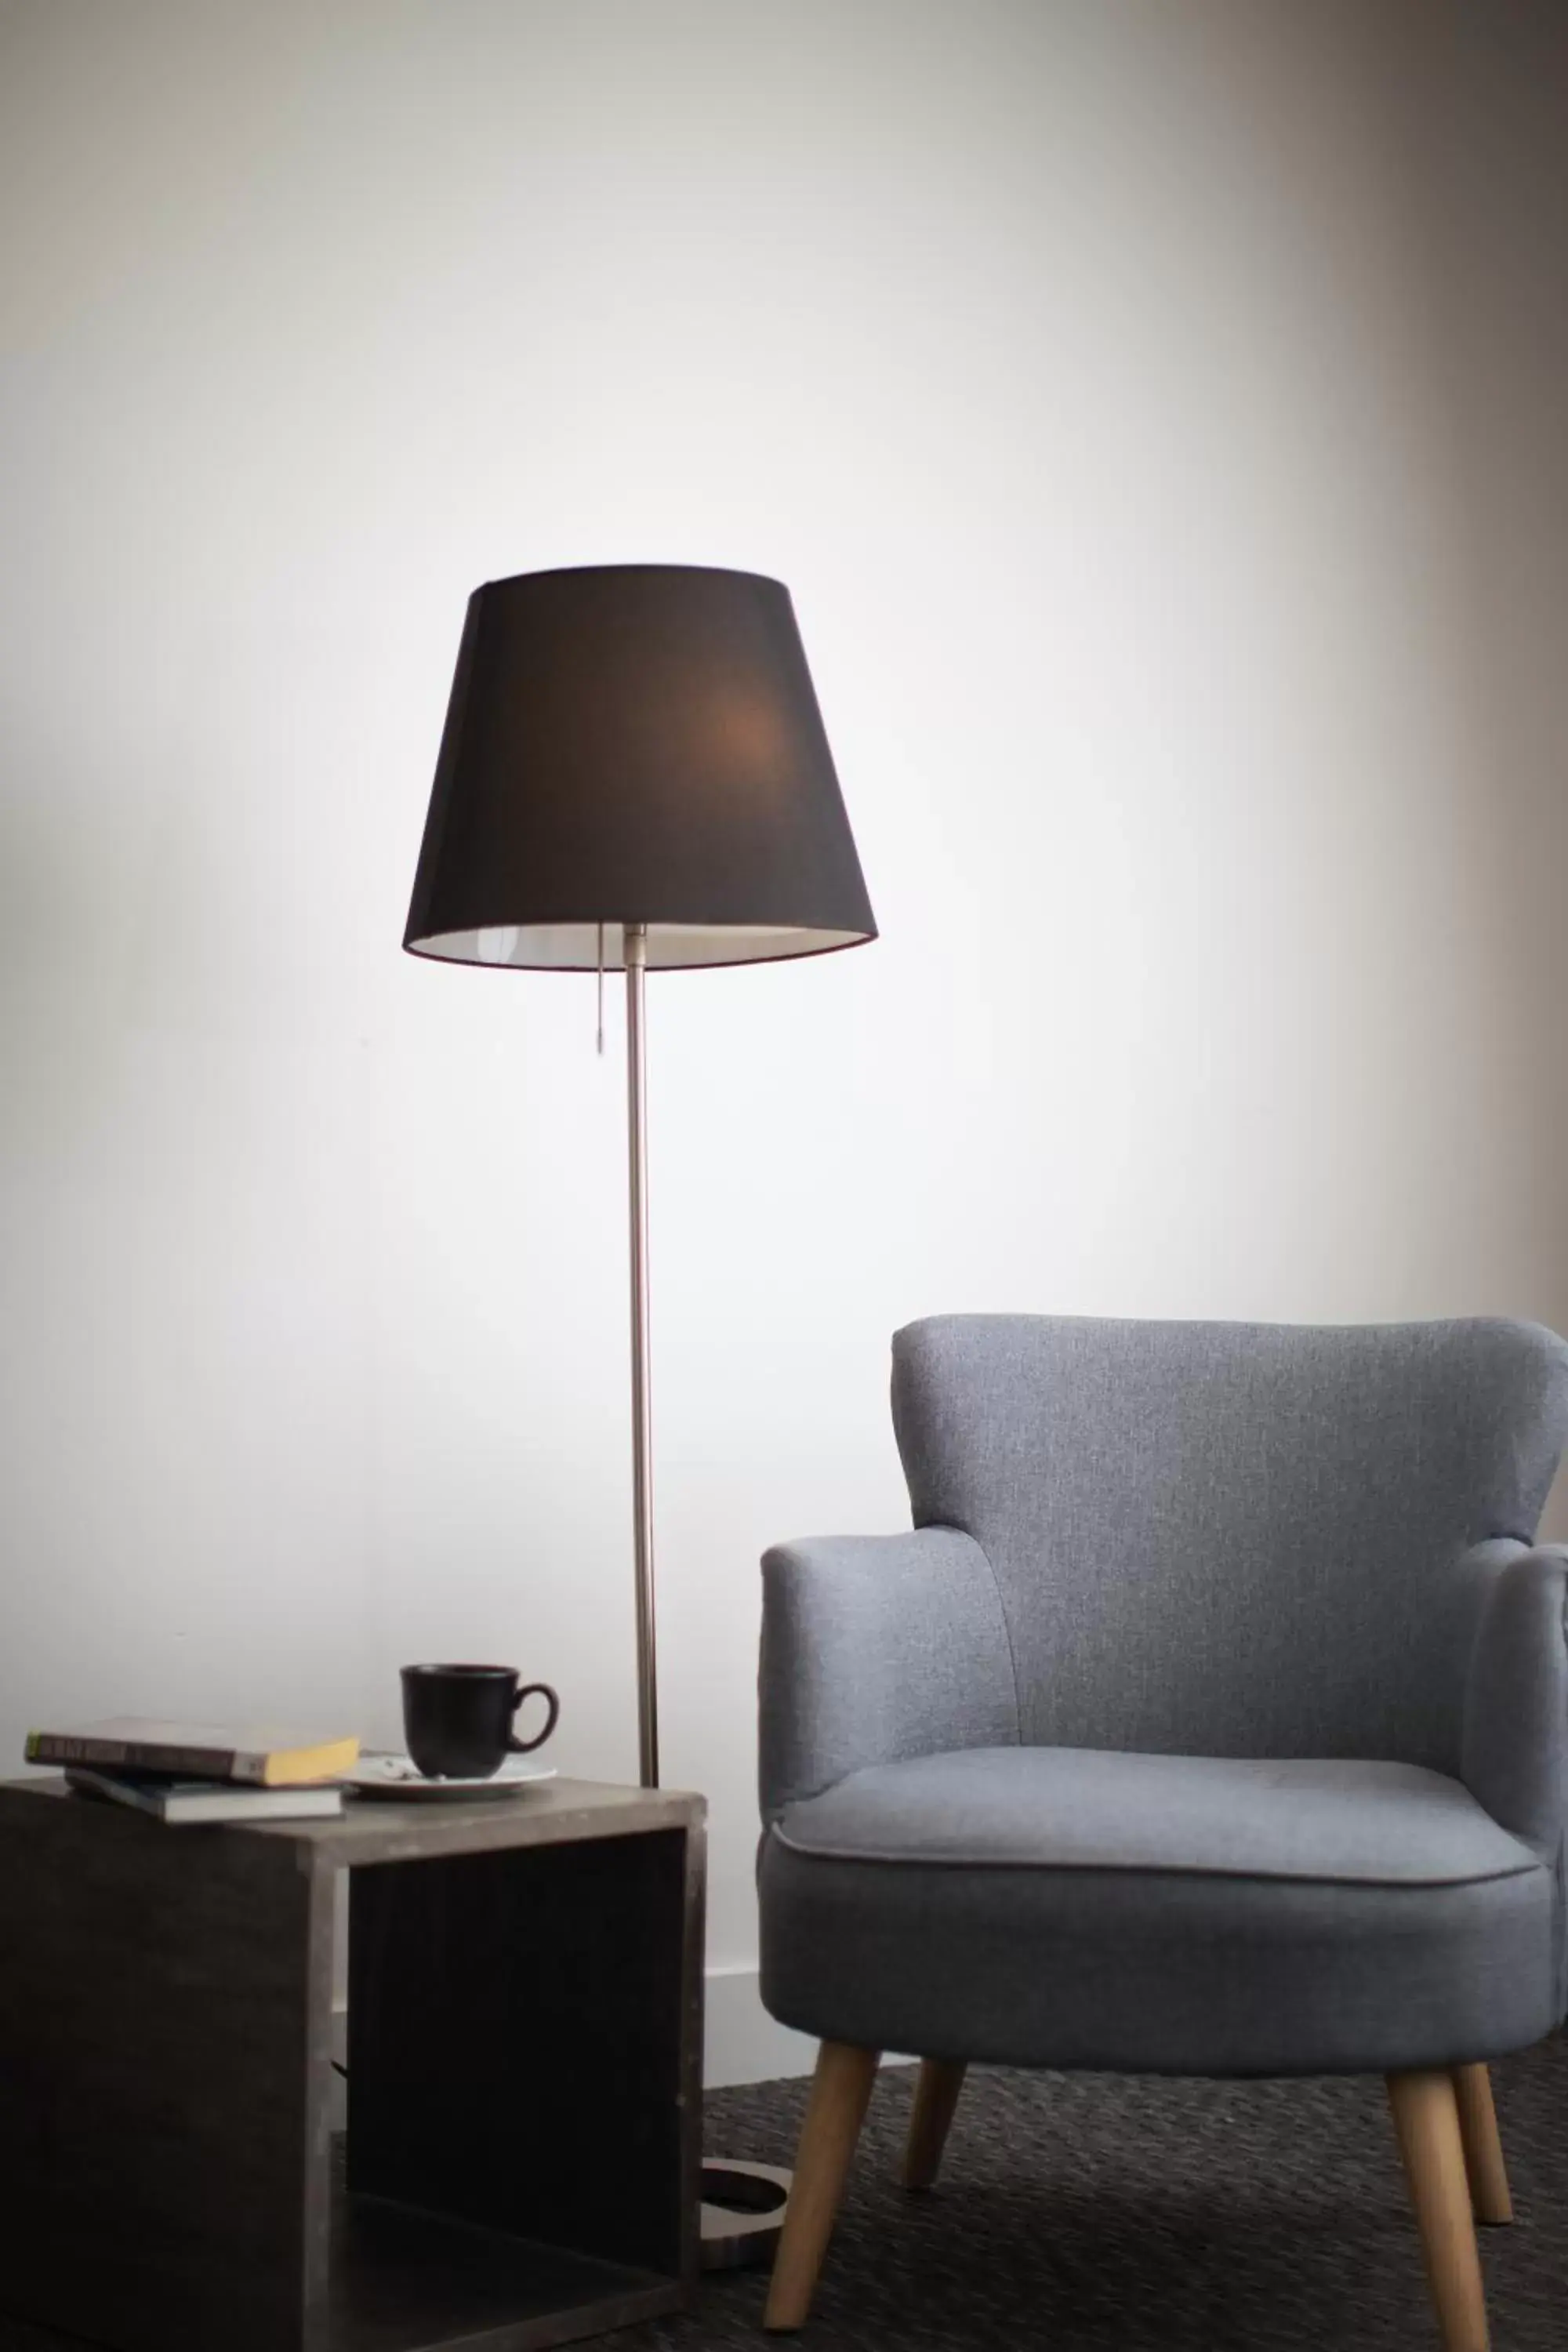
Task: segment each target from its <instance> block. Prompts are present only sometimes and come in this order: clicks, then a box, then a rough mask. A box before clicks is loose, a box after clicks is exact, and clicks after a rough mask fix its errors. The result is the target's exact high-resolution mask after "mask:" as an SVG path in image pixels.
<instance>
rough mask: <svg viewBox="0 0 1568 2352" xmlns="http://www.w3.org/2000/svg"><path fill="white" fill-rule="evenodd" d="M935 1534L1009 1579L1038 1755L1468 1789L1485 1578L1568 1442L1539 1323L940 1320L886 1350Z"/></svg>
mask: <svg viewBox="0 0 1568 2352" xmlns="http://www.w3.org/2000/svg"><path fill="white" fill-rule="evenodd" d="M893 1417H894V1423H895V1426H896V1428H897V1432H898V1438H899V1447H900V1453H901V1454H902V1456H903V1463H904V1471H905V1475H906V1476H907V1478H908V1481H909V1486H910V1500H911V1503H912V1505H913V1508H914V1517H915V1523H916V1525H917V1526H921V1527H926V1526H945V1527H952V1528H962V1529H963V1530H964V1532H965V1533H967V1534H969V1535H971V1536H973V1538H974V1539H975V1541H976V1542H977V1543H978V1544H979V1545H980V1546H981V1548H982V1549H983V1550H984V1552H985V1555H986V1557H987V1559H989V1560H990V1562H991V1566H992V1569H993V1570H994V1574H995V1577H996V1582H997V1588H998V1591H999V1593H1000V1597H1001V1602H1002V1608H1003V1612H1004V1614H1005V1619H1006V1624H1007V1633H1008V1638H1009V1641H1010V1643H1011V1645H1012V1651H1013V1659H1014V1664H1015V1668H1016V1675H1017V1684H1018V1699H1019V1717H1020V1723H1021V1727H1022V1737H1023V1738H1024V1739H1025V1741H1026V1743H1029V1744H1032V1745H1040V1746H1050V1745H1054V1746H1063V1747H1087V1748H1124V1749H1142V1750H1145V1751H1150V1752H1154V1753H1181V1752H1194V1753H1206V1754H1209V1755H1230V1756H1303V1755H1312V1756H1355V1755H1360V1756H1377V1757H1384V1758H1388V1759H1394V1760H1399V1761H1404V1762H1408V1763H1415V1764H1426V1765H1429V1766H1431V1767H1433V1768H1434V1769H1436V1770H1439V1771H1447V1772H1455V1771H1457V1770H1458V1753H1459V1736H1460V1713H1461V1706H1462V1696H1463V1684H1464V1677H1465V1674H1466V1670H1467V1666H1468V1651H1469V1643H1470V1639H1471V1633H1472V1628H1473V1622H1474V1610H1475V1601H1476V1598H1477V1591H1478V1587H1479V1575H1480V1569H1479V1563H1477V1562H1476V1561H1475V1560H1473V1559H1468V1558H1467V1555H1468V1554H1469V1553H1470V1552H1471V1551H1472V1549H1473V1548H1474V1547H1475V1546H1477V1545H1479V1544H1483V1543H1486V1542H1489V1541H1490V1540H1492V1539H1496V1538H1502V1539H1511V1540H1512V1541H1514V1542H1516V1543H1519V1544H1528V1543H1530V1542H1531V1540H1532V1539H1533V1538H1534V1534H1535V1529H1536V1524H1537V1521H1538V1519H1539V1517H1540V1513H1541V1510H1542V1505H1543V1504H1544V1502H1545V1499H1546V1495H1547V1491H1548V1488H1549V1487H1550V1486H1551V1483H1552V1476H1553V1474H1554V1472H1555V1470H1556V1466H1557V1461H1558V1456H1559V1454H1560V1453H1561V1451H1562V1447H1563V1440H1564V1436H1565V1434H1568V1346H1564V1343H1563V1341H1562V1340H1561V1339H1558V1338H1556V1336H1555V1335H1554V1334H1553V1333H1552V1332H1550V1331H1547V1330H1545V1329H1543V1328H1541V1327H1540V1326H1539V1325H1535V1324H1529V1323H1512V1322H1504V1321H1490V1320H1489V1321H1463V1322H1430V1323H1399V1324H1384V1325H1363V1326H1342V1327H1335V1328H1311V1327H1308V1326H1292V1325H1268V1324H1247V1323H1157V1322H1113V1321H1100V1320H1093V1319H1089V1318H1076V1317H1073V1318H1065V1317H1064V1318H1058V1317H1049V1316H1022V1315H1018V1316H1013V1315H958V1316H940V1317H935V1318H931V1319H930V1320H928V1321H925V1322H921V1323H915V1324H911V1325H910V1326H909V1328H907V1329H905V1330H903V1331H900V1333H899V1334H898V1335H897V1337H896V1338H895V1339H894V1342H893Z"/></svg>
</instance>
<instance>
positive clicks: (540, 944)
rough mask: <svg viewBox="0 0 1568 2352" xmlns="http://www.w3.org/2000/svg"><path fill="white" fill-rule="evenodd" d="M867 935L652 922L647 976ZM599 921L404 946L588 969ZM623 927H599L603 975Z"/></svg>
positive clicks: (614, 965) (617, 953) (803, 951)
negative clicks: (601, 942)
mask: <svg viewBox="0 0 1568 2352" xmlns="http://www.w3.org/2000/svg"><path fill="white" fill-rule="evenodd" d="M870 936H871V934H869V933H868V932H866V931H833V930H816V929H812V928H811V927H810V926H809V925H805V924H796V925H772V924H763V923H726V924H722V925H703V924H700V923H650V924H649V925H648V927H647V964H648V970H649V971H675V970H679V968H680V967H681V966H682V965H699V964H722V963H772V962H775V961H780V960H782V959H783V958H784V957H786V956H807V955H824V954H826V952H827V951H828V950H830V949H833V948H848V947H855V946H857V945H858V944H859V943H860V942H861V941H862V940H865V939H867V938H868V937H870ZM599 938H600V932H599V926H598V924H597V923H508V924H498V925H496V926H494V927H492V928H489V929H484V930H472V931H439V932H437V933H436V934H435V935H434V936H433V937H432V938H429V939H423V940H408V941H407V946H408V948H409V950H410V951H411V952H412V953H413V954H415V955H423V956H435V957H438V958H440V959H441V960H443V961H446V962H449V963H486V964H498V965H511V966H513V967H514V968H517V969H520V970H523V971H595V969H596V967H597V965H598V962H599V955H600V947H599ZM625 964H626V949H625V932H624V929H623V926H622V925H621V924H620V923H618V922H615V923H608V922H607V923H605V926H604V965H605V971H622V970H623V969H624V968H625Z"/></svg>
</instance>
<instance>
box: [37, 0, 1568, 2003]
mask: <svg viewBox="0 0 1568 2352" xmlns="http://www.w3.org/2000/svg"><path fill="white" fill-rule="evenodd" d="M1562 21H1563V18H1562V12H1561V10H1552V9H1551V8H1538V7H1535V6H1532V5H1526V0H1493V5H1491V6H1489V8H1488V9H1485V10H1479V9H1475V8H1474V7H1472V6H1469V5H1466V4H1465V0H1421V4H1420V5H1417V0H1408V5H1397V0H1386V5H1381V4H1380V0H1335V5H1317V0H1315V5H1313V6H1311V7H1310V8H1307V7H1302V6H1300V5H1296V0H1143V4H1142V5H1135V0H1016V5H1000V0H964V5H962V6H960V5H934V0H924V5H920V4H919V0H900V5H893V0H792V5H790V6H788V7H784V6H780V5H760V0H757V4H756V5H753V0H555V5H544V4H543V0H504V5H500V0H441V5H423V6H421V5H412V4H411V0H265V5H263V0H252V4H251V5H246V6H231V5H213V0H187V5H174V0H135V5H111V4H110V0H103V5H83V4H82V0H23V5H8V6H5V7H4V8H0V26H3V28H4V30H3V39H4V57H3V59H0V67H3V70H0V92H3V95H0V108H3V110H4V111H3V116H0V215H3V220H4V231H5V239H6V246H7V258H6V264H5V353H6V356H5V401H6V416H5V466H6V468H7V472H8V474H9V475H10V477H11V479H10V483H9V487H8V491H7V505H6V513H7V525H6V535H5V563H4V567H3V573H0V596H3V600H4V601H3V610H0V665H3V682H0V698H3V699H0V709H3V713H4V747H5V759H4V768H3V779H4V781H3V788H0V789H3V803H0V826H3V835H0V861H3V887H4V891H5V912H4V920H3V921H0V963H3V973H0V1034H3V1039H4V1056H5V1062H4V1088H5V1092H4V1100H5V1110H6V1117H5V1150H4V1177H5V1194H4V1232H5V1257H6V1265H7V1292H6V1303H5V1339H6V1348H5V1364H6V1372H5V1410H4V1415H3V1422H0V1446H3V1448H4V1465H3V1473H0V1508H3V1510H4V1514H5V1549H4V1561H5V1568H4V1575H5V1587H4V1627H3V1632H4V1639H3V1643H0V1756H5V1757H11V1758H14V1757H15V1756H16V1752H17V1748H18V1743H19V1739H20V1735H21V1732H22V1729H23V1727H24V1726H25V1725H26V1723H27V1722H28V1721H30V1720H35V1719H37V1718H40V1717H62V1716H63V1717H81V1716H89V1715H91V1714H94V1713H97V1712H100V1711H108V1710H113V1709H119V1708H122V1707H125V1708H129V1707H134V1708H138V1709H146V1710H163V1709H170V1710H184V1711H187V1712H189V1711H193V1710H200V1711H203V1712H205V1711H224V1710H229V1709H237V1708H244V1709H246V1710H247V1711H251V1712H263V1713H279V1712H281V1713H283V1714H286V1715H289V1716H315V1715H320V1716H324V1717H328V1718H331V1719H341V1720H345V1721H353V1722H358V1723H360V1724H361V1725H362V1727H363V1729H364V1731H365V1732H366V1733H367V1734H369V1735H371V1736H378V1737H381V1738H389V1737H391V1736H392V1735H393V1734H394V1732H395V1668H396V1666H397V1665H398V1664H399V1663H400V1662H401V1661H402V1660H404V1659H406V1658H410V1657H414V1656H419V1655H426V1654H431V1653H442V1654H493V1655H498V1656H502V1657H508V1658H515V1659H517V1660H519V1661H520V1662H521V1664H523V1665H524V1666H525V1667H526V1668H527V1669H528V1670H529V1671H530V1673H538V1674H544V1675H549V1676H551V1677H552V1679H555V1680H557V1681H558V1682H559V1683H560V1684H561V1685H562V1686H563V1692H564V1696H565V1710H564V1716H563V1728H562V1731H561V1734H560V1738H559V1740H558V1743H557V1747H556V1751H555V1752H556V1754H557V1757H558V1759H559V1761H560V1763H561V1764H562V1765H563V1766H564V1767H567V1768H570V1769H575V1770H579V1771H584V1772H589V1773H595V1774H602V1775H606V1776H628V1777H629V1776H630V1775H631V1774H632V1773H633V1770H634V1765H635V1744H634V1737H633V1698H632V1690H633V1685H632V1639H631V1611H630V1601H629V1589H628V1580H629V1570H628V1566H627V1538H626V1522H627V1493H626V1468H625V1454H626V1400H625V1316H624V1308H623V1286H624V1281H625V1244H624V1233H623V1226H624V1210H623V1193H622V1161H621V1154H622V1140H621V1138H622V1129H621V1102H622V1097H621V1075H620V1064H619V1061H618V1058H617V1056H616V1053H612V1054H611V1055H607V1056H606V1058H605V1061H604V1062H603V1063H602V1064H601V1063H598V1062H596V1061H595V1057H594V1053H593V1004H592V986H591V983H584V982H574V981H571V980H568V979H564V978H556V977H550V976H539V977H531V976H522V975H511V974H493V973H487V972H470V971H447V970H442V969H438V968H432V967H430V966H427V965H422V964H418V963H416V962H414V961H410V960H407V959H405V958H404V957H402V956H401V955H400V953H399V951H398V940H399V938H400V935H401V926H402V921H403V916H404V910H405V900H406V894H407V888H408V885H409V882H410V880H411V877H412V874H413V866H414V858H415V854H416V847H417V844H418V838H419V831H420V825H421V822H422V818H423V814H424V807H425V801H426V792H427V789H428V784H429V779H430V771H431V766H432V762H433V759H434V754H435V749H436V744H437V737H438V732H439V728H440V723H441V718H442V713H443V709H444V705H445V697H446V690H447V680H448V677H449V672H450V665H451V661H452V656H453V653H454V651H455V647H456V643H457V635H458V626H459V623H460V619H461V614H462V607H463V602H464V599H465V597H466V595H467V593H468V590H469V589H470V588H471V587H472V586H473V585H474V584H475V583H477V582H479V581H480V580H481V579H484V578H486V577H488V576H493V575H495V574H498V573H502V572H511V571H519V570H526V569H531V568H534V567H536V566H542V565H547V564H554V563H562V562H600V561H614V560H617V559H665V560H671V561H681V562H715V563H734V564H738V565H742V566H747V567H752V568H756V569H761V570H764V571H769V572H775V573H777V574H779V575H780V576H782V577H783V578H784V579H785V580H787V581H788V582H789V583H791V585H792V587H793V589H794V591H795V598H796V604H797V608H798V611H799V614H800V617H801V621H802V625H803V628H804V631H805V637H806V642H807V646H808V650H809V653H810V656H811V659H812V662H813V666H814V668H815V671H816V678H817V682H818V688H819V691H820V694H821V698H822V701H823V705H824V709H825V711H826V718H827V721H828V726H829V731H830V734H831V736H832V739H833V741H834V743H835V746H836V749H837V755H838V760H839V765H840V769H841V772H842V775H843V779H844V783H845V788H846V794H847V801H848V804H849V808H850V812H851V815H852V818H853V821H854V823H855V825H856V829H857V832H858V837H859V841H860V845H861V849H862V854H863V857H864V862H865V866H866V870H867V874H868V878H869V881H870V886H871V889H872V893H873V897H874V899H875V903H876V905H877V908H878V911H879V917H880V919H881V922H882V926H883V930H884V934H885V936H884V939H883V940H882V942H881V943H880V944H879V945H878V946H876V947H874V948H872V949H870V950H864V951H861V952H858V953H856V954H853V955H847V956H843V957H837V958H831V959H828V960H826V961H823V962H821V963H817V964H807V965H802V966H795V967H789V966H785V967H781V968H777V969H772V970H765V971H762V970H760V971H740V972H731V973H718V974H712V975H680V976H671V977H668V978H664V979H661V980H657V981H656V982H655V983H654V985H653V990H652V995H653V1017H654V1042H653V1048H652V1056H653V1069H652V1079H653V1087H654V1111H653V1146H654V1151H655V1155H656V1162H657V1164H656V1173H655V1187H654V1213H655V1252H656V1278H657V1333H656V1337H657V1346H658V1375H657V1391H656V1395H657V1409H658V1444H659V1486H658V1507H659V1521H660V1536H661V1541H662V1571H663V1581H662V1593H663V1615H662V1626H661V1632H662V1648H663V1664H664V1724H665V1746H666V1760H667V1777H668V1779H669V1780H672V1781H676V1782H682V1783H689V1784H695V1785H697V1786H700V1787H701V1788H703V1789H705V1790H708V1792H709V1793H710V1797H711V1800H712V1806H713V1841H714V1862H715V1871H714V1879H713V1893H712V1938H711V1954H712V1958H714V1960H715V1961H716V1962H718V1963H720V1964H721V1965H722V1966H724V1967H726V1968H728V1969H731V1970H732V1969H734V1968H735V1967H736V1966H737V1965H738V1964H742V1963H744V1962H745V1961H746V1960H747V1959H748V1958H749V1957H750V1955H751V1954H752V1950H753V1948H754V1934H753V1916H752V1895H751V1857H752V1840H753V1834H754V1814H753V1808H752V1677H753V1659H754V1642H755V1628H756V1614H757V1580H756V1573H755V1560H756V1557H757V1554H758V1552H759V1550H760V1549H761V1548H762V1547H763V1544H764V1543H766V1542H767V1541H769V1540H771V1539H773V1538H779V1537H783V1536H787V1535H792V1534H799V1533H805V1532H808V1531H812V1530H819V1529H827V1528H884V1527H890V1526H894V1525H897V1524H898V1523H899V1521H900V1517H901V1516H902V1491H901V1486H900V1479H899V1475H898V1472H897V1467H896V1463H895V1459H894V1455H893V1451H892V1446H891V1442H890V1438H889V1431H888V1427H887V1416H886V1409H885V1393H884V1389H885V1352H886V1343H887V1338H888V1334H889V1330H890V1329H891V1328H893V1326H894V1325H895V1324H897V1323H899V1322H900V1321H902V1320H905V1319H907V1318H909V1317H910V1316H913V1315H917V1314H920V1313H921V1312H923V1311H925V1310H927V1309H931V1308H937V1307H1032V1308H1042V1309H1045V1308H1051V1309H1065V1310H1078V1311H1107V1312H1116V1313H1148V1314H1173V1315H1247V1316H1265V1317H1273V1316H1279V1317H1296V1318H1363V1317H1384V1316H1407V1315H1424V1314H1435V1313H1447V1312H1460V1311H1469V1310H1488V1311H1491V1310H1497V1311H1504V1312H1519V1313H1523V1314H1530V1315H1537V1316H1541V1317H1543V1318H1547V1319H1552V1318H1555V1319H1556V1320H1557V1321H1558V1322H1559V1323H1568V1256H1565V1252H1564V1247H1563V1244H1564V1240H1565V1238H1568V1234H1565V1228H1568V1199H1565V1189H1564V1177H1563V1145H1564V1142H1565V1141H1568V1057H1565V1055H1564V1050H1563V1035H1564V1003H1563V990H1562V985H1561V978H1560V975H1561V971H1562V959H1561V952H1560V949H1559V944H1558V939H1557V936H1556V934H1557V931H1558V929H1559V925H1558V922H1557V916H1558V912H1559V907H1560V901H1561V896H1562V882H1563V873H1564V864H1565V852H1568V814H1565V805H1564V804H1565V801H1568V795H1565V793H1564V792H1563V745H1564V743H1565V742H1568V687H1565V683H1564V682H1565V680H1568V642H1565V637H1568V622H1565V620H1564V615H1565V614H1568V475H1565V467H1564V460H1563V448H1562V444H1561V436H1560V424H1561V417H1562V415H1563V414H1565V413H1568V352H1565V349H1564V328H1563V311H1562V306H1561V301H1560V290H1561V289H1560V280H1559V272H1560V268H1561V260H1562V253H1563V231H1564V202H1565V196H1568V178H1565V173H1564V166H1563V162H1562V156H1563V152H1564V146H1565V144H1568V142H1563V141H1562V139H1561V137H1560V133H1561V129H1562V126H1561V124H1560V123H1559V124H1556V125H1554V124H1553V123H1552V121H1551V120H1550V119H1549V113H1548V109H1549V107H1550V105H1551V103H1552V101H1551V98H1550V93H1549V83H1550V76H1549V73H1548V72H1547V70H1546V63H1547V47H1548V45H1549V44H1550V43H1551V42H1552V41H1554V40H1560V33H1559V29H1558V28H1559V27H1560V26H1561V25H1562ZM612 1043H613V1045H615V1046H616V1048H617V1049H618V1045H619V1031H618V1023H617V1024H616V1029H615V1031H614V1033H613V1038H612Z"/></svg>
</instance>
